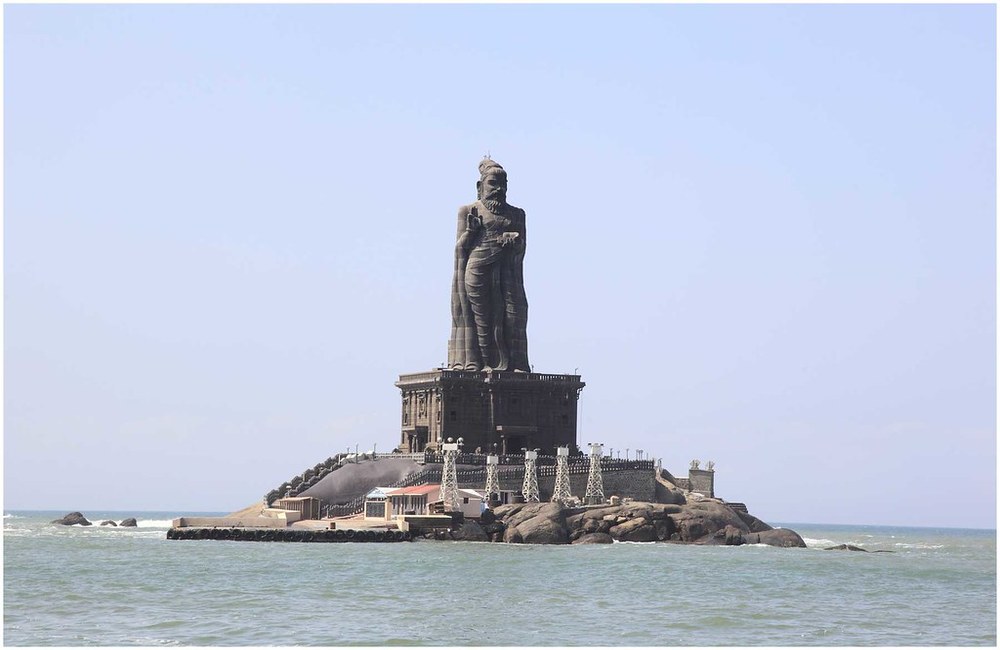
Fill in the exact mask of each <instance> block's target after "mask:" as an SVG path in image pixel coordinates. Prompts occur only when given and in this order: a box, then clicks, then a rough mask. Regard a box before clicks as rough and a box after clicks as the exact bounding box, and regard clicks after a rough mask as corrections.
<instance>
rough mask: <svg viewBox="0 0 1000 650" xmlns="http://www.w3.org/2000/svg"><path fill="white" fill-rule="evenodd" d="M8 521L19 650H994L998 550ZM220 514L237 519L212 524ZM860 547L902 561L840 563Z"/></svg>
mask: <svg viewBox="0 0 1000 650" xmlns="http://www.w3.org/2000/svg"><path fill="white" fill-rule="evenodd" d="M64 514H65V511H64V512H18V511H6V512H5V513H4V520H3V522H4V543H3V563H4V574H3V583H4V584H3V590H4V605H3V607H4V627H3V642H4V644H5V645H9V646H49V645H57V646H87V645H100V646H134V645H141V646H157V645H197V646H247V645H255V646H257V645H281V646H292V645H319V646H332V645H368V646H396V645H428V646H456V645H458V646H483V645H489V646H493V645H499V646H719V645H724V646H757V645H777V646H789V645H792V646H814V645H816V646H837V645H851V646H886V645H892V646H898V645H907V646H915V645H960V646H995V645H996V644H997V635H996V625H997V611H996V605H997V590H996V589H997V583H996V567H997V557H996V531H994V530H961V529H944V528H897V527H885V526H833V525H817V524H793V523H789V524H785V526H786V527H788V528H792V529H793V530H795V531H797V532H798V533H799V534H800V535H802V537H803V538H804V539H805V540H806V543H807V545H808V548H804V549H782V548H772V547H768V546H739V547H725V546H721V547H720V546H714V547H701V546H687V545H678V544H664V543H648V544H640V543H616V544H609V545H582V546H518V545H507V544H489V543H470V542H428V541H420V542H413V543H395V544H295V543H260V542H228V541H172V540H167V539H166V531H167V529H168V528H169V526H170V520H171V519H172V518H173V517H176V516H179V515H180V514H193V513H173V512H145V513H134V512H130V513H124V512H84V515H86V516H87V518H88V519H90V520H91V521H93V522H95V523H96V522H99V521H101V520H104V519H114V520H121V519H123V518H125V517H129V516H134V517H136V518H137V519H138V520H139V527H137V528H110V527H98V526H96V525H95V526H93V527H78V526H74V527H64V526H56V525H52V524H50V523H49V521H50V520H52V519H56V518H59V517H61V516H62V515H64ZM207 514H223V513H207ZM837 544H852V545H855V546H859V547H862V548H865V549H868V550H872V551H874V550H885V551H892V553H861V552H848V551H824V550H822V549H823V548H824V547H828V546H834V545H837Z"/></svg>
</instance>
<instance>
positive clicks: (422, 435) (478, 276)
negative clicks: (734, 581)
mask: <svg viewBox="0 0 1000 650" xmlns="http://www.w3.org/2000/svg"><path fill="white" fill-rule="evenodd" d="M507 189H508V187H507V172H506V170H505V169H504V168H503V167H502V166H501V165H500V164H499V163H497V162H496V161H494V160H492V159H490V158H489V157H485V158H484V159H483V160H482V161H481V162H480V163H479V180H478V181H477V182H476V200H475V201H474V202H472V203H467V204H465V205H462V206H461V207H460V208H459V209H458V215H457V220H456V222H455V224H456V230H455V239H454V258H453V262H454V264H453V267H452V283H451V334H450V338H449V339H448V355H447V359H448V360H447V363H446V364H444V365H442V366H441V367H438V368H434V369H431V370H429V371H423V372H416V373H407V374H402V375H400V376H399V379H398V381H397V382H396V383H395V385H396V387H397V388H398V389H399V391H400V396H401V401H402V404H401V411H400V413H401V422H400V425H401V426H400V435H399V444H398V445H397V446H396V448H395V449H393V450H392V452H390V453H388V454H384V453H383V454H376V453H375V451H374V448H373V449H372V450H371V451H370V452H366V453H364V454H361V453H358V451H357V450H355V453H354V454H351V453H350V452H348V453H347V454H337V455H335V456H331V457H330V458H327V459H326V460H325V461H322V462H320V463H318V464H316V465H315V466H314V467H311V468H308V469H306V470H305V471H303V472H302V473H301V474H300V475H298V476H295V477H293V478H292V479H291V480H289V481H286V482H284V483H282V484H280V485H279V486H277V487H276V488H274V489H272V490H270V491H268V492H267V493H266V494H265V496H264V498H263V500H262V501H261V502H259V503H257V504H254V505H252V506H250V507H248V508H245V509H244V510H241V511H239V512H235V513H232V514H231V515H229V516H228V517H222V518H206V517H181V518H179V519H177V520H175V522H174V528H173V529H171V532H170V533H168V537H169V538H171V539H231V540H258V541H270V540H274V541H279V540H280V541H403V540H409V539H448V540H468V541H480V542H486V541H491V542H504V543H520V544H592V543H610V542H615V541H618V542H675V543H693V544H725V545H740V544H769V545H773V546H783V547H787V546H800V547H801V546H804V545H805V544H804V543H803V541H802V539H801V538H800V537H799V536H798V535H797V534H796V533H794V532H793V531H789V530H783V529H773V528H772V527H771V526H769V525H768V524H766V523H764V522H762V521H760V520H759V519H757V518H756V517H753V516H752V515H750V514H749V513H748V511H747V509H746V506H745V505H744V504H742V503H735V502H727V501H725V500H723V499H719V498H716V495H715V487H714V486H715V470H714V464H713V463H712V462H709V463H708V464H707V466H706V467H705V468H704V469H702V468H701V467H700V464H699V461H692V463H691V467H690V469H689V470H688V473H687V476H686V477H677V476H674V475H673V474H671V473H670V472H669V471H667V470H666V469H664V468H663V464H662V459H655V458H653V457H652V455H651V454H650V453H648V452H644V451H643V450H641V449H634V457H631V456H632V455H630V453H629V452H630V451H632V449H631V448H630V449H625V452H626V453H625V458H624V459H622V458H621V451H622V450H621V448H619V450H618V452H619V453H618V456H617V457H615V456H614V455H613V453H605V452H604V445H603V444H602V443H590V444H589V447H590V449H589V453H587V452H586V451H585V450H584V449H582V448H581V446H580V445H579V444H578V441H577V422H578V417H577V411H578V404H579V397H580V393H581V391H582V390H583V388H584V386H585V385H586V384H585V383H584V382H583V381H582V378H581V377H580V376H579V375H577V374H553V373H544V372H535V370H534V367H533V366H532V365H531V363H530V362H529V360H528V334H527V323H528V300H527V294H526V291H525V286H524V273H523V261H524V256H525V252H526V242H527V220H526V213H525V211H524V210H523V209H521V208H519V207H515V206H513V205H511V204H510V203H508V201H507ZM616 444H617V443H616ZM553 451H554V452H555V453H554V454H553V453H552V452H553ZM611 451H612V452H613V450H611ZM546 453H547V454H550V455H546ZM574 495H575V496H574ZM205 531H208V532H205ZM233 531H241V532H233ZM246 531H249V532H246ZM359 531H360V532H359ZM398 533H401V534H398Z"/></svg>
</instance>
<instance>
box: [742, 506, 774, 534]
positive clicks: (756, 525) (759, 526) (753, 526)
mask: <svg viewBox="0 0 1000 650" xmlns="http://www.w3.org/2000/svg"><path fill="white" fill-rule="evenodd" d="M734 512H735V513H736V514H737V515H739V518H740V519H742V520H743V523H745V524H746V525H747V528H749V529H750V532H751V533H763V532H764V531H765V530H774V527H773V526H771V525H769V524H766V523H764V522H763V521H761V520H760V519H757V518H756V517H754V516H753V515H751V514H749V513H746V512H740V511H739V510H734Z"/></svg>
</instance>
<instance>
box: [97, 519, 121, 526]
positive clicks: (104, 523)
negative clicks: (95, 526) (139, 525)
mask: <svg viewBox="0 0 1000 650" xmlns="http://www.w3.org/2000/svg"><path fill="white" fill-rule="evenodd" d="M101 525H102V526H115V527H117V526H118V524H116V523H115V522H113V521H111V520H110V519H108V520H107V521H102V522H101Z"/></svg>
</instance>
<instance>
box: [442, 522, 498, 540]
mask: <svg viewBox="0 0 1000 650" xmlns="http://www.w3.org/2000/svg"><path fill="white" fill-rule="evenodd" d="M451 538H452V539H454V540H458V541H462V542H488V541H490V536H489V535H487V534H486V531H485V530H483V527H482V526H480V525H479V524H477V523H476V522H474V521H472V520H471V519H466V520H465V523H463V524H462V526H461V527H460V528H459V529H458V530H455V531H452V533H451Z"/></svg>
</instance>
